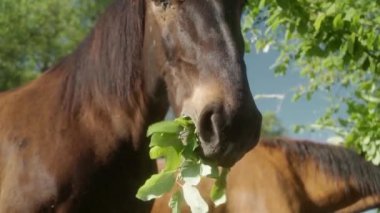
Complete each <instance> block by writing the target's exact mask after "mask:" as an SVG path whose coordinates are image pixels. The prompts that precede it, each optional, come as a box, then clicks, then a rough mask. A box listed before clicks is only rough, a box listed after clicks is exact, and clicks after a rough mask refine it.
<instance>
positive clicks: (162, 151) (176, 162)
mask: <svg viewBox="0 0 380 213" xmlns="http://www.w3.org/2000/svg"><path fill="white" fill-rule="evenodd" d="M149 156H150V158H151V159H157V158H161V157H163V158H165V168H164V169H163V170H164V171H172V170H176V169H177V168H178V167H179V166H180V164H181V161H182V158H181V156H180V155H179V153H178V152H177V151H176V150H175V148H174V147H164V148H163V147H159V146H155V147H153V148H151V149H150V151H149Z"/></svg>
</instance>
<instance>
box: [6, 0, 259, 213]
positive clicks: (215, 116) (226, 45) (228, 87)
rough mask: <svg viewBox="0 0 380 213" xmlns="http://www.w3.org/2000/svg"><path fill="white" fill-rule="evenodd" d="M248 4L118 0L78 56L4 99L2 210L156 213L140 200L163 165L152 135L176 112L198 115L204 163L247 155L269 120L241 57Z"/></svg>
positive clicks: (231, 160)
mask: <svg viewBox="0 0 380 213" xmlns="http://www.w3.org/2000/svg"><path fill="white" fill-rule="evenodd" d="M243 6H244V1H243V0H236V1H227V0H225V1H220V0H208V1H205V0H117V1H115V2H114V3H113V4H112V5H111V6H110V7H109V8H108V9H107V10H106V11H105V13H104V14H103V15H102V16H101V17H100V19H99V20H98V22H97V24H96V26H95V28H94V29H93V30H92V32H91V33H90V35H89V36H88V37H87V38H86V39H85V40H84V41H83V42H82V43H81V45H80V46H79V47H78V48H77V50H76V51H74V52H73V53H72V54H71V55H69V56H67V57H66V58H64V59H63V60H62V61H61V62H60V63H58V64H57V65H55V66H54V67H52V68H51V69H50V70H49V71H47V72H46V73H45V74H44V75H42V76H41V77H40V78H39V79H37V80H35V81H33V82H31V83H30V84H28V85H26V86H24V87H21V88H18V89H15V90H13V91H8V92H4V93H1V94H0V212H28V213H29V212H51V211H52V212H146V211H148V209H150V205H147V204H146V203H144V202H140V201H138V200H137V199H136V198H135V193H136V190H137V188H138V186H140V185H141V184H142V183H143V181H144V180H145V179H146V178H148V177H149V175H150V174H151V173H152V172H153V170H155V164H154V162H153V161H150V160H149V157H148V154H147V153H148V151H147V143H146V139H145V136H144V134H145V131H146V127H147V126H148V125H149V124H150V123H152V122H154V121H157V120H160V119H162V118H163V117H164V115H165V113H166V111H167V109H168V107H169V105H170V106H172V108H173V109H174V111H175V113H176V115H180V114H185V115H189V116H191V117H192V118H193V120H194V121H195V123H196V126H197V129H198V130H199V135H200V138H201V149H200V150H199V152H200V153H201V154H203V155H204V157H206V158H210V159H214V160H216V161H217V162H218V163H219V164H220V165H223V166H230V165H232V164H234V163H235V162H236V161H237V160H238V159H240V158H241V157H242V156H243V155H244V153H245V152H247V151H248V150H249V149H251V148H252V147H253V146H255V144H256V143H257V141H258V137H259V131H260V125H261V115H260V113H259V112H258V110H257V108H256V106H255V103H254V101H253V98H252V95H251V93H250V89H249V86H248V81H247V77H246V73H245V72H246V70H245V64H244V61H243V54H244V45H243V38H242V34H241V31H240V16H241V13H242V8H243ZM251 126H254V129H253V130H252V128H251ZM248 127H250V128H248ZM236 137H237V138H238V140H232V138H236ZM233 141H239V142H233Z"/></svg>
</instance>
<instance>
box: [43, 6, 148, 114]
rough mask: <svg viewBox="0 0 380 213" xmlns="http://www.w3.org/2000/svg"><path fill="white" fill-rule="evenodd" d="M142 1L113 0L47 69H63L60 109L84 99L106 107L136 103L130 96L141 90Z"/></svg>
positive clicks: (74, 106)
mask: <svg viewBox="0 0 380 213" xmlns="http://www.w3.org/2000/svg"><path fill="white" fill-rule="evenodd" d="M144 2H145V1H140V0H116V1H115V2H113V3H112V4H111V5H110V6H109V7H108V9H107V10H106V11H105V12H104V14H103V15H102V16H101V17H100V18H99V19H98V21H97V23H96V25H95V27H94V28H93V30H92V31H91V33H90V34H89V35H88V36H87V38H85V39H84V41H83V42H82V43H81V44H80V45H79V47H78V48H77V49H76V50H75V51H74V52H73V53H72V54H71V55H69V56H67V57H66V58H64V59H63V60H62V61H61V62H60V63H58V64H57V65H56V66H55V67H54V68H52V69H51V70H50V72H54V71H58V70H60V71H62V72H64V76H65V81H64V83H63V85H62V87H63V88H62V101H63V103H62V106H63V108H64V109H66V110H68V111H69V112H73V111H77V110H78V109H79V108H80V107H82V105H83V103H85V102H90V103H95V104H100V105H105V106H106V108H107V103H108V104H109V105H111V104H115V102H116V104H121V105H123V106H124V105H125V104H133V103H135V102H137V101H136V100H134V99H138V98H137V97H133V96H132V95H133V94H141V92H140V93H139V92H138V91H140V90H141V89H143V85H142V84H143V83H142V75H143V73H142V67H141V56H142V46H143V39H144V16H145V3H144ZM136 91H137V92H136ZM116 100H117V101H116ZM112 101H114V102H113V103H110V102H112ZM121 102H124V103H121Z"/></svg>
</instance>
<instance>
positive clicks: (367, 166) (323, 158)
mask: <svg viewBox="0 0 380 213" xmlns="http://www.w3.org/2000/svg"><path fill="white" fill-rule="evenodd" d="M261 143H262V145H263V146H265V147H270V148H275V149H279V150H281V151H282V152H284V153H285V155H286V158H287V159H288V161H289V162H291V164H293V165H295V166H297V167H302V165H303V163H304V162H306V161H307V160H312V161H314V162H315V164H316V166H317V168H318V169H322V170H323V171H324V172H326V173H328V174H329V175H331V176H332V177H336V178H342V179H343V180H345V181H354V182H355V183H356V185H357V186H358V188H359V189H358V190H359V192H360V193H362V194H366V195H370V194H375V193H377V194H378V193H380V168H378V167H376V166H374V165H373V164H371V163H370V162H367V161H366V160H365V159H363V158H362V157H361V156H359V155H358V154H357V153H355V152H354V151H353V150H350V149H347V148H344V147H339V146H334V145H328V144H321V143H316V142H313V141H308V140H291V139H287V138H273V139H266V140H262V142H261ZM347 193H348V192H347Z"/></svg>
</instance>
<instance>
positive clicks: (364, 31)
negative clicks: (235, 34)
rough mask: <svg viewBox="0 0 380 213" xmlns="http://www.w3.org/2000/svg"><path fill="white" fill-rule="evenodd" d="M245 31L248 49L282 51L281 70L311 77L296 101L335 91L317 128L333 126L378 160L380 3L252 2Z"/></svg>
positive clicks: (349, 0) (278, 63)
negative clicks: (298, 71)
mask: <svg viewBox="0 0 380 213" xmlns="http://www.w3.org/2000/svg"><path fill="white" fill-rule="evenodd" d="M243 31H244V32H245V35H246V36H247V41H249V42H248V43H247V47H249V46H250V44H249V43H250V42H254V43H255V45H256V49H257V50H259V51H263V50H264V51H266V50H267V49H268V48H269V47H270V46H272V47H275V48H276V49H277V50H278V51H279V52H280V55H279V57H278V58H277V61H276V63H275V65H274V69H275V72H276V73H277V74H286V71H287V70H288V69H289V68H290V67H292V65H295V66H297V67H298V68H299V69H300V74H301V75H302V76H305V77H306V78H307V79H308V83H307V84H306V85H302V86H300V87H299V88H298V90H297V92H296V94H295V96H294V99H295V100H297V99H299V98H300V97H306V98H307V99H311V98H312V95H313V94H314V93H315V92H316V91H321V90H322V91H327V92H328V93H330V94H331V96H332V102H331V107H330V108H329V109H327V110H326V114H325V115H324V116H323V117H321V118H320V119H318V120H317V121H316V124H315V125H313V127H317V128H327V129H331V130H333V131H334V132H335V133H336V134H338V135H340V136H342V137H343V138H344V140H345V144H346V145H347V146H349V147H351V148H354V149H355V150H357V151H358V152H359V153H361V154H364V155H365V156H366V158H367V159H368V160H371V161H372V162H373V163H375V164H377V165H378V164H380V1H378V0H337V1H323V0H289V1H288V0H249V1H248V6H247V8H246V16H245V19H244V26H243ZM336 91H338V92H336Z"/></svg>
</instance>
